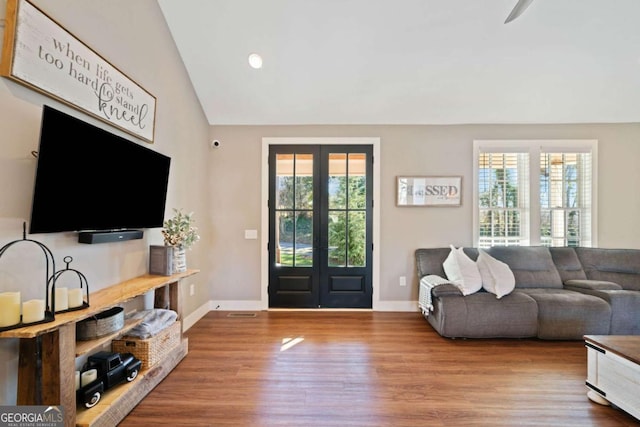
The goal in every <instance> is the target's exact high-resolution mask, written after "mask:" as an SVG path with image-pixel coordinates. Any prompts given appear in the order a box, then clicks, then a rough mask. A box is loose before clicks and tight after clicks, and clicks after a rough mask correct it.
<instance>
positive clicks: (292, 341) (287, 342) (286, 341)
mask: <svg viewBox="0 0 640 427" xmlns="http://www.w3.org/2000/svg"><path fill="white" fill-rule="evenodd" d="M302 341H304V338H302V337H298V338H282V346H280V351H286V350H289V349H290V348H291V347H293V346H294V345H297V344H300V343H301V342H302Z"/></svg>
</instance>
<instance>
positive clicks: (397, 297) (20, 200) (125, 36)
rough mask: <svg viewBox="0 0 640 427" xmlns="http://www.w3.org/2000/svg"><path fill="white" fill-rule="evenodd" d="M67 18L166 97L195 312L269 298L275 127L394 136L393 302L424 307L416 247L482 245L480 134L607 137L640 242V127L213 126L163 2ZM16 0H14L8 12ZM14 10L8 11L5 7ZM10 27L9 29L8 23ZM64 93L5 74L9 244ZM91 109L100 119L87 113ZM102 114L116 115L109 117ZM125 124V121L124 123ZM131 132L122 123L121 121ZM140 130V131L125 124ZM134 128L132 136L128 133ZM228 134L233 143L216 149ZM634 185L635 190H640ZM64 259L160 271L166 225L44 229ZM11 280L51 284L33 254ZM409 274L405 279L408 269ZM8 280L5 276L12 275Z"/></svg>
mask: <svg viewBox="0 0 640 427" xmlns="http://www.w3.org/2000/svg"><path fill="white" fill-rule="evenodd" d="M34 3H35V4H36V5H38V6H39V7H41V8H43V9H44V10H45V11H46V12H47V13H49V14H50V15H51V16H52V17H54V18H55V19H56V20H57V21H58V22H60V23H62V24H63V25H65V27H66V28H67V29H68V30H69V31H71V32H72V33H74V34H75V35H76V36H77V37H78V38H80V39H81V40H82V41H84V42H85V43H86V44H88V45H89V46H91V47H92V48H93V49H94V50H96V51H97V52H99V53H100V54H101V55H103V56H104V57H105V58H107V59H109V60H110V61H111V62H112V63H113V64H114V65H116V66H117V67H119V68H120V69H121V70H122V71H123V72H125V73H127V74H128V75H129V76H130V77H131V78H133V79H134V80H136V81H137V82H138V83H139V84H141V85H142V86H143V87H145V88H146V89H147V90H148V91H150V92H151V93H153V94H154V95H155V96H156V97H157V99H158V106H157V117H156V141H155V144H154V145H153V146H151V147H152V148H153V149H155V150H158V151H159V152H162V153H163V154H167V155H169V156H171V157H172V174H171V178H170V188H169V194H168V201H167V207H168V209H169V211H170V210H171V208H173V207H183V208H185V209H186V210H189V211H194V212H195V213H196V220H197V225H198V227H199V228H200V232H201V236H202V241H201V242H200V243H198V244H197V245H196V246H195V247H194V249H193V251H191V252H189V253H188V257H189V264H190V266H191V267H194V268H199V269H201V273H200V274H198V275H197V276H194V278H193V281H192V282H193V283H194V284H196V295H195V296H193V297H190V296H188V295H185V294H186V292H185V293H183V295H184V297H185V298H184V300H185V307H184V308H185V312H186V314H190V313H192V312H194V311H197V309H199V308H201V307H202V306H203V304H204V305H206V306H208V305H207V303H208V301H210V300H212V301H213V305H212V308H216V307H217V306H218V305H220V306H221V308H225V307H226V306H228V305H229V304H227V302H233V303H243V302H246V303H247V306H255V303H256V302H257V301H259V299H260V296H261V288H260V286H261V284H260V258H261V254H262V252H263V251H264V250H265V247H266V242H263V241H260V240H245V239H244V230H245V229H257V230H259V231H260V230H261V228H262V227H263V225H262V224H261V223H260V211H261V203H260V185H261V183H260V181H261V176H262V168H263V167H266V165H262V164H261V157H260V155H261V154H260V153H261V138H262V137H278V136H289V137H312V136H315V137H317V136H326V137H343V136H357V137H361V136H368V137H379V138H381V155H380V159H378V160H377V161H380V162H381V163H380V165H381V175H382V176H381V193H382V194H381V200H379V201H376V203H380V204H381V236H380V240H381V245H380V246H381V247H380V248H377V250H379V251H380V253H381V263H380V264H381V265H380V272H381V279H380V283H376V284H375V285H376V286H379V288H380V299H381V301H382V302H385V303H387V305H386V307H388V308H389V307H391V308H393V307H400V308H407V307H414V306H415V300H416V299H417V290H416V278H415V272H414V270H415V267H414V261H413V251H414V250H415V249H416V248H418V247H425V246H442V245H448V244H450V243H453V244H456V245H470V244H471V241H472V236H471V233H472V232H471V228H472V225H471V221H472V210H471V185H472V183H473V179H472V177H471V173H472V164H471V159H472V152H471V150H472V141H473V140H474V139H533V138H540V139H542V138H549V139H562V138H570V139H574V138H585V139H598V140H599V141H600V145H599V160H600V162H599V184H600V192H599V221H598V226H599V243H600V246H602V247H630V248H633V247H635V248H640V225H639V224H638V222H637V218H638V217H639V216H640V200H639V199H638V198H636V197H633V196H629V195H628V194H632V195H633V194H634V192H633V190H634V186H635V185H636V183H638V182H640V169H638V168H637V167H636V162H637V159H638V158H640V143H639V142H640V124H628V125H566V126H551V125H538V126H535V125H526V126H525V125H522V126H520V125H508V126H499V125H495V126H494V125H491V126H489V125H487V126H475V125H474V126H215V127H211V128H210V127H209V126H208V125H207V123H206V120H205V118H204V116H203V114H202V111H201V109H200V106H199V103H198V101H197V99H196V98H195V95H194V93H193V90H192V88H191V85H190V82H189V78H188V76H187V74H186V72H185V70H184V68H183V66H182V64H181V60H180V57H179V55H178V53H177V52H176V49H175V46H174V44H173V41H172V40H171V37H170V34H169V32H168V30H167V28H166V25H165V23H164V19H163V17H162V14H161V12H160V10H159V8H158V6H157V4H156V2H155V1H154V0H136V1H130V0H109V1H104V0H83V1H79V0H37V1H34ZM4 7H5V2H4V1H3V0H0V9H1V10H2V11H4ZM0 16H1V15H0ZM1 31H3V29H2V28H1V27H0V32H1ZM43 103H47V104H49V105H52V106H54V107H58V108H61V109H63V110H65V111H67V112H72V114H74V115H80V116H81V114H80V113H77V112H75V111H72V110H70V109H68V108H66V107H64V106H61V105H60V104H58V103H56V102H54V101H52V100H50V99H48V98H46V97H44V96H42V95H39V94H36V93H34V92H33V91H30V90H27V89H25V88H23V87H20V86H18V85H16V84H14V83H12V82H10V81H8V80H7V79H4V78H3V79H0V135H2V138H1V140H0V245H4V244H5V243H7V242H9V241H11V240H14V239H16V238H19V237H20V236H21V229H22V222H23V221H25V220H27V221H28V218H29V210H30V199H31V191H32V186H33V176H34V172H35V160H34V159H33V158H32V157H31V156H30V154H29V153H30V151H31V150H35V149H37V141H38V133H39V123H40V114H41V106H42V104H43ZM82 117H85V118H86V116H82ZM86 119H87V120H88V121H90V122H92V123H94V124H98V125H99V126H105V125H103V124H101V123H99V122H97V121H95V120H92V119H89V118H86ZM110 130H113V128H110ZM115 132H116V133H117V131H115ZM122 136H125V137H128V136H127V135H122ZM128 138H130V137H128ZM213 138H217V139H219V140H221V141H222V147H220V148H219V149H215V150H212V149H210V148H209V144H208V143H209V141H210V140H211V139H213ZM401 174H417V175H418V174H426V175H439V174H443V175H462V176H463V188H464V196H463V204H462V207H460V208H398V207H396V206H395V201H394V191H395V182H394V179H395V176H397V175H401ZM629 190H631V191H629ZM32 237H37V238H38V239H39V240H41V241H42V242H43V243H45V244H46V245H47V246H49V247H50V248H51V249H52V251H53V252H54V255H55V256H56V260H57V262H58V265H62V261H61V260H62V258H63V257H64V256H66V255H71V256H73V257H74V267H75V268H77V269H78V270H80V271H82V272H83V273H84V274H85V275H86V276H87V277H88V279H89V284H90V287H91V290H92V291H94V290H97V289H100V288H102V287H105V286H108V285H111V284H113V283H116V282H119V281H121V280H124V279H128V278H131V277H134V276H137V275H139V274H142V273H144V272H146V269H147V255H148V245H149V244H161V243H162V239H161V236H160V232H159V230H150V231H148V232H146V233H145V239H144V240H140V241H132V242H125V243H114V244H102V245H80V244H78V243H77V238H76V236H75V235H74V234H73V233H59V234H54V235H37V236H32ZM2 262H3V260H2V259H0V277H3V278H4V277H6V276H15V277H19V280H22V281H23V282H29V281H30V280H32V277H33V281H35V282H37V281H38V280H41V281H42V278H41V277H40V275H39V274H38V273H41V272H42V270H41V269H38V268H33V264H32V261H30V260H29V259H28V258H27V257H26V256H25V257H24V258H19V259H17V261H16V262H15V263H12V264H11V269H9V268H6V266H3V264H2ZM401 275H404V276H407V279H408V286H407V287H400V286H399V285H398V277H399V276H401ZM0 283H2V282H0ZM16 348H17V345H16V342H15V341H13V340H0V404H12V403H14V401H15V376H14V375H13V372H14V370H15V368H16V366H17V351H16Z"/></svg>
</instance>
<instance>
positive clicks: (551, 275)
mask: <svg viewBox="0 0 640 427" xmlns="http://www.w3.org/2000/svg"><path fill="white" fill-rule="evenodd" d="M486 251H487V253H488V254H489V255H491V256H492V257H494V258H496V259H499V260H500V261H502V262H504V263H506V264H507V265H508V266H509V267H510V268H511V271H513V275H514V276H515V278H516V288H518V289H520V288H555V289H562V279H561V278H560V274H559V273H558V270H557V269H556V266H555V265H554V264H553V259H552V258H551V253H550V252H549V248H547V247H543V246H493V247H491V248H488V249H486Z"/></svg>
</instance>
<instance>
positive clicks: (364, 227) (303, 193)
mask: <svg viewBox="0 0 640 427" xmlns="http://www.w3.org/2000/svg"><path fill="white" fill-rule="evenodd" d="M372 153H373V147H372V146H370V145H272V146H270V149H269V307H272V308H275V307H292V308H293V307H295V308H311V307H319V308H322V307H326V308H371V304H372V293H373V292H372V271H373V270H372V265H371V264H372V259H373V257H372V252H373V247H372V227H373V226H372V224H373V221H372V206H373V198H372V193H373V191H372V190H373V182H372V181H373V155H372Z"/></svg>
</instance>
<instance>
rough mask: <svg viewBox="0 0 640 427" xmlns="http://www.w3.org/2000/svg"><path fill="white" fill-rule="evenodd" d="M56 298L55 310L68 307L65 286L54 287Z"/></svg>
mask: <svg viewBox="0 0 640 427" xmlns="http://www.w3.org/2000/svg"><path fill="white" fill-rule="evenodd" d="M55 295H56V300H55V307H56V312H58V311H63V310H68V309H69V297H68V295H67V288H56V294H55Z"/></svg>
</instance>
